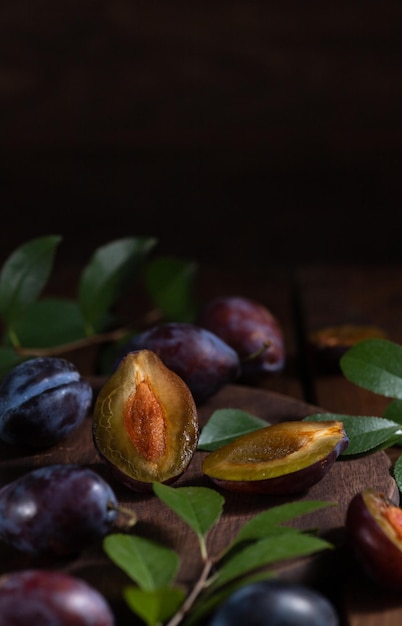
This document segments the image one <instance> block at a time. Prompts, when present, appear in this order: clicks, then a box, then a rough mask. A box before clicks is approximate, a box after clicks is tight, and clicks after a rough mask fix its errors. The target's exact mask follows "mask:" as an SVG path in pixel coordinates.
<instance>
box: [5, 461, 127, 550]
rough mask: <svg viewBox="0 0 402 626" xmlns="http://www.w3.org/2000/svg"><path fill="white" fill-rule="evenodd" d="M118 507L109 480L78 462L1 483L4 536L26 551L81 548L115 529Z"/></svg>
mask: <svg viewBox="0 0 402 626" xmlns="http://www.w3.org/2000/svg"><path fill="white" fill-rule="evenodd" d="M117 513H118V501H117V498H116V496H115V494H114V492H113V490H112V488H111V487H110V485H109V484H108V483H107V482H106V481H105V480H103V478H101V476H100V475H98V474H97V473H96V472H94V471H93V470H91V469H89V468H86V467H83V466H82V467H81V466H79V465H75V464H55V465H47V466H43V467H40V468H37V469H34V470H31V471H30V472H28V473H27V474H24V475H23V476H20V477H19V478H17V479H16V480H14V481H13V482H11V483H8V484H7V485H5V486H4V487H2V489H0V537H1V538H2V539H3V541H5V542H6V543H8V544H10V545H12V546H14V547H15V548H16V549H18V550H21V551H22V552H27V553H32V554H38V555H43V554H45V555H52V556H54V555H56V556H64V555H70V554H75V553H78V552H79V551H80V550H82V549H83V548H85V547H87V546H88V545H89V544H90V543H91V542H94V541H96V540H98V539H101V538H103V537H104V536H105V535H106V534H107V533H108V532H109V531H110V530H111V529H112V526H113V524H114V522H115V519H116V516H117Z"/></svg>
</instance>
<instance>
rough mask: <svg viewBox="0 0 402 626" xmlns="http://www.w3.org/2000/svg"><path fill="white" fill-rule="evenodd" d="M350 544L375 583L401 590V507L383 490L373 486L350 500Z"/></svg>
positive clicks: (347, 526)
mask: <svg viewBox="0 0 402 626" xmlns="http://www.w3.org/2000/svg"><path fill="white" fill-rule="evenodd" d="M345 529H346V536H347V540H348V544H349V545H350V547H351V549H352V551H353V552H354V554H355V555H356V558H357V560H358V561H359V563H360V565H361V566H362V568H363V570H364V571H365V572H366V573H367V575H368V576H369V577H370V578H371V579H372V580H373V581H374V582H376V583H378V584H380V585H382V586H385V587H389V588H392V589H397V590H399V591H402V510H401V508H400V507H399V506H397V504H395V502H393V501H392V500H391V499H390V498H388V497H387V496H386V495H385V494H384V493H381V492H379V491H376V490H374V489H371V488H366V489H363V490H362V491H360V492H358V493H356V494H355V495H354V496H353V498H352V499H351V501H350V502H349V506H348V510H347V514H346V521H345Z"/></svg>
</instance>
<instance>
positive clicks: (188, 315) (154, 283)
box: [144, 257, 198, 322]
mask: <svg viewBox="0 0 402 626" xmlns="http://www.w3.org/2000/svg"><path fill="white" fill-rule="evenodd" d="M197 269H198V266H197V264H196V263H194V262H191V263H189V262H188V261H183V260H181V259H175V258H172V257H158V258H157V259H154V260H153V261H151V262H150V263H149V264H148V265H147V267H146V268H145V271H144V281H145V286H146V288H147V290H148V292H149V294H150V295H151V297H152V300H153V301H154V303H155V305H156V306H157V307H158V308H159V309H160V310H161V311H162V312H163V314H164V317H165V318H166V319H167V320H168V321H175V322H179V321H180V322H191V321H193V319H194V315H195V304H194V301H193V286H194V277H195V274H196V272H197Z"/></svg>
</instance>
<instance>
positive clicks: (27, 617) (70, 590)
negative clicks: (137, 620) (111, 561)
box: [0, 569, 115, 626]
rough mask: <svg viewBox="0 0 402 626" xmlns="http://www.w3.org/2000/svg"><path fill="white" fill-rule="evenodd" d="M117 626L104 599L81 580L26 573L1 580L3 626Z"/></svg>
mask: <svg viewBox="0 0 402 626" xmlns="http://www.w3.org/2000/svg"><path fill="white" fill-rule="evenodd" d="M30 623H31V624H35V625H37V626H114V625H115V619H114V615H113V613H112V610H111V607H110V606H109V604H108V602H107V600H106V599H105V597H104V596H103V595H102V594H101V593H100V592H99V591H98V590H97V589H95V588H94V587H92V586H91V585H90V584H89V583H87V582H86V581H84V580H83V579H81V578H78V577H75V576H71V575H69V574H66V573H63V572H61V571H57V570H56V571H51V570H42V569H41V570H37V569H27V570H20V571H16V572H12V573H9V574H4V575H3V576H2V577H0V626H10V624H12V625H13V626H26V625H27V624H30Z"/></svg>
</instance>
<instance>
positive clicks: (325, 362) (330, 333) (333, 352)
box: [307, 324, 387, 374]
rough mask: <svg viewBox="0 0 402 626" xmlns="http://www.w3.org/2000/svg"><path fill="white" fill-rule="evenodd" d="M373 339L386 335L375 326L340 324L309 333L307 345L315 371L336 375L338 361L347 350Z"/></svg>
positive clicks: (384, 337)
mask: <svg viewBox="0 0 402 626" xmlns="http://www.w3.org/2000/svg"><path fill="white" fill-rule="evenodd" d="M373 338H382V339H386V338H387V334H386V332H385V331H384V330H382V329H381V328H379V327H377V326H366V325H359V324H340V325H339V326H327V327H325V328H320V329H318V330H315V331H313V332H311V333H310V334H309V336H308V342H307V345H308V349H309V353H310V356H311V358H312V360H313V362H314V364H315V365H316V367H317V369H318V370H319V371H321V372H323V373H327V374H336V373H339V372H341V367H340V360H341V358H342V356H343V355H344V354H345V352H347V350H349V348H352V346H354V345H356V344H357V343H359V342H360V341H364V340H365V339H373Z"/></svg>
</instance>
